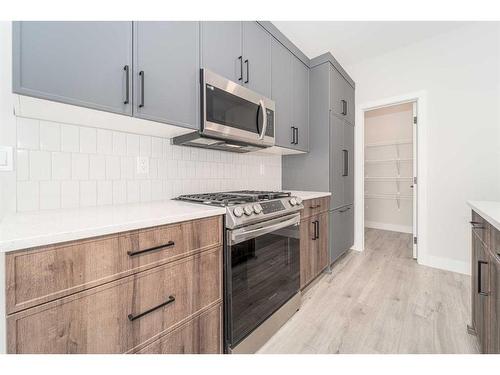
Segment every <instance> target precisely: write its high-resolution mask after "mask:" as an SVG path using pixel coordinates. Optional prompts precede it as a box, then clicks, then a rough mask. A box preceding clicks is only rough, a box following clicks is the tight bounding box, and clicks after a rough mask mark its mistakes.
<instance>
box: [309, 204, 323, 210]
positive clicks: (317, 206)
mask: <svg viewBox="0 0 500 375" xmlns="http://www.w3.org/2000/svg"><path fill="white" fill-rule="evenodd" d="M319 207H321V204H315V205H314V206H309V208H312V209H315V208H319Z"/></svg>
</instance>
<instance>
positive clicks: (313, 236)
mask: <svg viewBox="0 0 500 375" xmlns="http://www.w3.org/2000/svg"><path fill="white" fill-rule="evenodd" d="M312 225H313V235H312V240H313V241H314V240H316V221H313V222H312Z"/></svg>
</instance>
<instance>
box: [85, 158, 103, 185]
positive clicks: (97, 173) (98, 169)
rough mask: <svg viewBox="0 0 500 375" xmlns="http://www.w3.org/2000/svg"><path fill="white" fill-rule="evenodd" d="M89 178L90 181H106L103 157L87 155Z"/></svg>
mask: <svg viewBox="0 0 500 375" xmlns="http://www.w3.org/2000/svg"><path fill="white" fill-rule="evenodd" d="M89 178H90V179H91V180H104V179H106V157H105V156H104V155H89Z"/></svg>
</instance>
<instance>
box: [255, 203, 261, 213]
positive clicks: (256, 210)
mask: <svg viewBox="0 0 500 375" xmlns="http://www.w3.org/2000/svg"><path fill="white" fill-rule="evenodd" d="M253 211H254V212H255V213H256V214H260V213H261V212H262V207H261V206H260V204H257V203H256V204H254V205H253Z"/></svg>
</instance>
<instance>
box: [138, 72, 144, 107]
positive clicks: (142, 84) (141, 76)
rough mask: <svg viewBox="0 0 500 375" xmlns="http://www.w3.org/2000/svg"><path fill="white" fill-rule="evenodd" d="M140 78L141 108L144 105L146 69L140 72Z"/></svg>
mask: <svg viewBox="0 0 500 375" xmlns="http://www.w3.org/2000/svg"><path fill="white" fill-rule="evenodd" d="M139 78H140V80H141V100H140V103H139V108H142V107H144V71H143V70H141V71H140V72H139Z"/></svg>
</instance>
